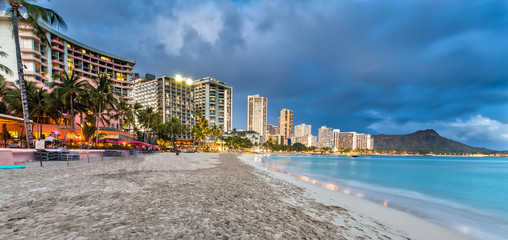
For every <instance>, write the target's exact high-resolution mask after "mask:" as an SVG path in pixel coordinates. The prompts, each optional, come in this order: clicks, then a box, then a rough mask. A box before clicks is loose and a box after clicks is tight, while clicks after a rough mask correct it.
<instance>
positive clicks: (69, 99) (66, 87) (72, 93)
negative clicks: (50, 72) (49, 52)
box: [50, 71, 90, 141]
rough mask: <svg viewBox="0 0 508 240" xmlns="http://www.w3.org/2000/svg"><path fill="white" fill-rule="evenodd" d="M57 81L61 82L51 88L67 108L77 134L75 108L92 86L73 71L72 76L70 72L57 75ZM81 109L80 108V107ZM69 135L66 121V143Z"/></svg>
mask: <svg viewBox="0 0 508 240" xmlns="http://www.w3.org/2000/svg"><path fill="white" fill-rule="evenodd" d="M54 78H55V79H58V80H59V82H52V83H51V84H50V87H51V88H52V91H51V92H52V93H54V95H55V97H57V98H58V99H59V100H60V101H62V103H63V104H64V105H65V106H66V108H67V109H66V113H67V116H68V117H70V118H71V125H72V131H73V132H76V126H75V122H74V120H75V118H76V113H75V111H74V110H75V108H76V107H77V106H79V105H80V103H79V99H80V97H81V95H82V94H84V93H85V92H86V91H87V90H88V87H89V86H90V85H89V84H88V82H87V81H85V80H83V79H81V80H80V76H79V75H76V74H75V71H72V74H69V73H68V72H65V73H62V74H59V75H55V76H54ZM78 108H79V107H78ZM66 135H67V121H65V135H64V141H65V138H66Z"/></svg>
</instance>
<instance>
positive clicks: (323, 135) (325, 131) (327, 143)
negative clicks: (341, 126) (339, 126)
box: [317, 126, 333, 148]
mask: <svg viewBox="0 0 508 240" xmlns="http://www.w3.org/2000/svg"><path fill="white" fill-rule="evenodd" d="M332 140H333V130H332V129H331V128H327V127H326V126H321V128H320V129H319V132H318V144H317V145H318V148H331V147H332Z"/></svg>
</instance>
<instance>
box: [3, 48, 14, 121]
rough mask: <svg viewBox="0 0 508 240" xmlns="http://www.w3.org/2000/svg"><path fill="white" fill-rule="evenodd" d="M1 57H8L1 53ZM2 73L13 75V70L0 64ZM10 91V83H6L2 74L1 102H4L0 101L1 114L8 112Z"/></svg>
mask: <svg viewBox="0 0 508 240" xmlns="http://www.w3.org/2000/svg"><path fill="white" fill-rule="evenodd" d="M0 57H7V53H5V52H4V51H0ZM0 72H5V73H6V74H9V75H12V70H11V69H9V68H8V67H6V66H5V65H3V64H0ZM9 90H10V88H8V83H7V82H6V81H5V78H4V75H2V74H1V73H0V100H2V101H0V113H7V112H8V107H7V103H6V101H5V98H6V96H7V95H8V94H9Z"/></svg>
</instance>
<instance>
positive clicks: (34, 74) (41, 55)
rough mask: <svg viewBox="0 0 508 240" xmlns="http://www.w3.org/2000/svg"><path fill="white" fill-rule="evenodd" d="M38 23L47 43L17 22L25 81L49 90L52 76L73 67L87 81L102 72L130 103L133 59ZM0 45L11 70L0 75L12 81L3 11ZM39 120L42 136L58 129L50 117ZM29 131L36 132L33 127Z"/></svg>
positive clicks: (9, 43) (11, 55) (8, 30)
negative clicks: (97, 47) (102, 49)
mask: <svg viewBox="0 0 508 240" xmlns="http://www.w3.org/2000/svg"><path fill="white" fill-rule="evenodd" d="M41 26H42V28H43V29H44V31H45V36H46V38H47V39H48V41H49V42H50V44H51V45H50V46H49V45H47V44H43V43H42V42H41V40H40V39H39V38H38V37H37V36H36V35H35V34H34V33H33V31H32V29H31V28H30V27H27V26H23V25H20V26H19V40H20V48H21V49H20V50H21V59H22V64H23V68H24V69H23V73H24V78H25V80H26V81H27V82H34V83H35V84H36V85H37V86H38V87H40V88H45V89H48V90H49V83H51V82H53V81H54V79H53V76H54V75H56V74H60V73H64V72H68V73H72V72H73V71H74V72H76V73H77V74H80V76H81V78H84V79H87V80H89V81H91V79H93V78H97V77H98V76H99V75H102V74H104V75H106V76H107V77H108V78H110V79H111V80H112V81H113V85H112V87H113V90H114V91H115V92H116V93H118V95H119V98H123V99H125V100H127V101H128V102H129V103H132V100H133V97H132V92H131V91H132V89H133V88H132V82H131V77H132V68H133V67H134V65H135V64H136V61H135V60H133V59H129V58H125V57H120V56H116V55H113V54H111V53H107V52H104V51H101V50H98V49H96V48H93V47H91V46H88V45H86V44H84V43H81V42H79V41H77V40H74V39H72V38H70V37H67V36H65V35H64V34H62V33H60V32H58V31H56V30H54V29H52V28H50V27H49V26H47V25H45V24H41ZM0 47H1V48H0V50H1V51H4V52H5V53H7V54H8V57H1V58H0V63H1V64H3V65H5V66H7V67H8V68H10V69H11V70H12V71H13V74H12V75H8V74H3V75H4V77H5V79H6V80H7V81H10V82H16V81H17V79H18V75H17V69H18V68H17V64H16V48H15V43H14V39H13V37H12V29H11V26H10V21H9V19H8V18H7V17H6V16H5V14H0ZM79 119H80V117H76V120H77V121H75V122H76V126H75V128H76V129H80V128H79V126H78V125H77V124H79V123H80V121H79ZM42 121H43V123H44V124H43V131H42V133H43V134H44V135H45V136H49V135H50V133H52V132H57V131H58V130H56V129H57V127H55V126H56V125H57V123H56V122H55V121H53V120H52V119H50V118H46V117H44V118H43V119H42ZM62 121H63V119H62ZM69 122H70V121H69ZM101 127H102V124H101ZM104 127H113V128H119V127H120V126H119V122H118V121H115V120H112V121H111V122H110V123H109V124H107V125H106V126H104ZM64 128H65V126H64V124H63V123H62V126H60V127H59V128H58V129H61V131H60V132H61V133H59V134H60V136H61V134H62V133H63V129H64ZM71 128H72V126H69V127H68V129H71ZM33 132H34V135H36V132H37V131H35V129H34V131H33ZM75 137H77V136H76V135H70V133H68V136H67V138H68V139H69V138H75Z"/></svg>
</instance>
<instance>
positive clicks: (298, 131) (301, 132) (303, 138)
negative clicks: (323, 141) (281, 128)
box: [291, 123, 317, 147]
mask: <svg viewBox="0 0 508 240" xmlns="http://www.w3.org/2000/svg"><path fill="white" fill-rule="evenodd" d="M291 139H292V143H293V144H294V143H301V144H303V145H305V146H307V147H311V146H317V136H312V125H307V124H305V123H302V124H300V125H297V126H295V132H294V134H293V137H292V138H291Z"/></svg>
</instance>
